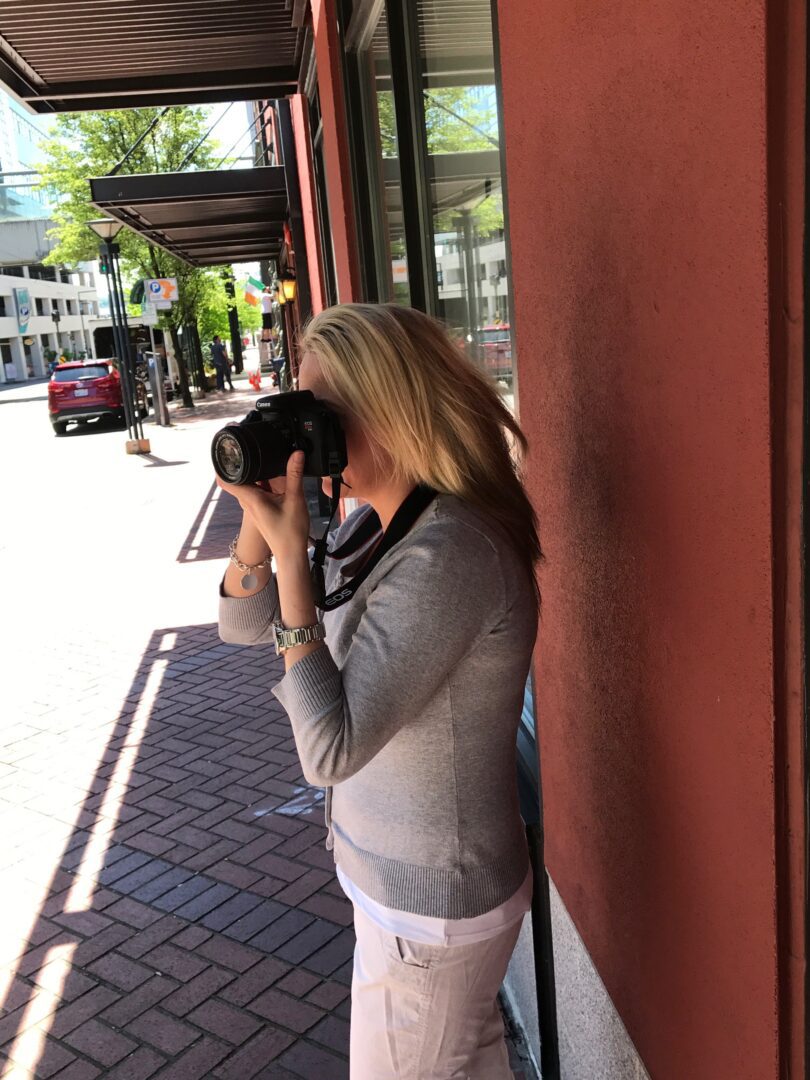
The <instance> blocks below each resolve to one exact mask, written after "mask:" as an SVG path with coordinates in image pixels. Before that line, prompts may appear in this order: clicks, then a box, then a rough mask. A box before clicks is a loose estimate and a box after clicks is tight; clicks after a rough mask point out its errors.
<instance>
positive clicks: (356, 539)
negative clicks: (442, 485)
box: [312, 480, 437, 611]
mask: <svg viewBox="0 0 810 1080" xmlns="http://www.w3.org/2000/svg"><path fill="white" fill-rule="evenodd" d="M339 492H340V480H337V481H335V480H333V481H332V505H333V509H332V517H334V516H335V511H336V510H337V506H336V505H335V500H336V497H337V496H338V494H339ZM436 494H437V493H436V492H435V491H434V490H433V488H429V487H426V486H425V485H424V484H419V485H417V487H415V488H414V489H413V491H412V492H411V493H410V495H408V496H407V498H405V499H404V500H403V502H402V504H401V505H400V506H399V508H398V510H397V512H396V513H395V514H394V516H393V517H392V518H391V522H390V524H389V526H388V528H387V529H386V530H385V532H384V533H383V537H382V540H381V542H380V543H379V544H378V545H377V547H376V549H375V550H374V552H373V553H372V554H371V556H370V557H369V559H368V560H367V561H366V563H365V564H364V565H363V567H362V568H361V569H360V570H359V571H358V573H357V574H355V575H354V577H353V578H350V579H349V580H348V581H347V582H345V583H344V584H343V585H341V586H340V588H339V589H333V590H332V592H330V593H329V595H328V596H327V595H324V594H325V586H324V576H323V564H324V560H325V558H326V556H327V555H329V557H330V558H332V559H341V558H344V557H345V556H346V555H351V554H352V553H353V552H355V551H357V550H358V549H359V548H360V547H361V546H362V545H363V544H364V543H366V542H367V541H368V540H370V539H371V538H372V537H373V536H375V535H376V534H377V533H378V532H380V531H381V530H382V523H381V522H380V519H379V517H378V515H377V513H376V512H375V511H374V510H372V511H371V513H370V514H369V515H368V517H366V518H364V519H363V521H362V522H361V523H360V525H358V527H357V529H356V530H355V531H354V533H352V535H351V536H350V537H349V538H348V539H347V540H346V541H345V542H344V543H343V544H341V545H340V546H339V547H337V548H335V550H334V551H331V552H327V550H326V537H327V535H328V533H329V525H327V526H326V531H325V532H324V534H323V536H322V537H321V539H320V540H318V541H316V543H315V553H314V555H313V558H312V583H313V587H314V590H315V604H316V606H317V607H319V608H321V610H322V611H334V610H335V609H336V608H339V607H342V605H343V604H345V603H347V601H349V600H351V598H352V597H353V596H354V595H355V593H356V592H357V590H358V589H359V588H360V586H361V585H362V584H363V582H364V581H365V580H366V578H367V577H368V576H369V574H370V573H371V572H372V570H373V569H374V568H375V567H376V566H377V565H378V563H379V562H380V560H381V559H383V558H384V557H385V555H387V554H388V552H389V551H390V550H391V548H392V547H394V545H395V544H398V543H399V542H400V540H402V539H403V537H405V536H407V534H408V533H409V532H410V530H411V528H412V526H413V525H414V523H415V522H416V520H417V518H419V516H420V515H421V514H422V513H423V512H424V511H425V510H426V509H427V508H428V506H430V504H431V503H432V502H433V500H434V499H435V498H436ZM331 522H332V518H330V519H329V524H330V525H331ZM319 560H320V561H319Z"/></svg>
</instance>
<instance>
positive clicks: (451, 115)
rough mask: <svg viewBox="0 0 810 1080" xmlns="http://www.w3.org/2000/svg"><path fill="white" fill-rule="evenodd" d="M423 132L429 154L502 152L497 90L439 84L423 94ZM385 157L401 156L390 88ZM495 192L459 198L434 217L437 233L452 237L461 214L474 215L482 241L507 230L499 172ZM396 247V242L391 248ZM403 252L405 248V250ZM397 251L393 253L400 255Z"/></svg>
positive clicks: (383, 110) (383, 102)
mask: <svg viewBox="0 0 810 1080" xmlns="http://www.w3.org/2000/svg"><path fill="white" fill-rule="evenodd" d="M423 101H424V107H425V130H426V134H427V147H428V154H430V155H435V154H465V153H470V152H472V151H478V150H497V149H498V114H497V109H496V104H495V94H494V87H489V86H439V87H431V88H430V89H429V90H425V91H424V94H423ZM377 114H378V117H379V126H380V149H381V152H382V156H383V157H386V158H395V157H396V156H397V153H398V151H397V128H396V115H395V111H394V96H393V93H392V91H390V90H382V91H380V92H379V93H378V94H377ZM492 180H493V182H492V185H491V190H490V191H489V192H486V193H484V194H482V193H481V192H480V191H478V190H475V191H473V192H472V193H462V194H461V195H460V196H459V200H458V201H457V202H456V203H455V204H454V205H452V206H447V207H444V208H442V209H441V210H439V212H438V213H436V214H435V217H434V222H433V227H434V232H436V233H437V234H439V233H452V232H454V231H455V225H454V219H455V217H456V216H457V212H458V210H461V209H469V210H471V211H472V213H473V218H474V221H475V226H476V228H477V230H478V234H479V237H480V238H481V239H482V240H483V239H486V238H487V237H489V236H494V235H496V234H497V233H498V232H500V231H501V230H502V229H503V199H502V197H501V186H500V172H499V173H498V175H496V176H493V178H492ZM392 248H393V244H392ZM403 250H404V248H403ZM401 253H402V252H400V251H399V250H397V251H396V252H393V251H392V254H401Z"/></svg>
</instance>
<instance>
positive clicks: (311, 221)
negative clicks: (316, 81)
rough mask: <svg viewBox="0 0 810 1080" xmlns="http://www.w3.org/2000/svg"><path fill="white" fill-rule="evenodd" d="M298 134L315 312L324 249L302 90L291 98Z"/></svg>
mask: <svg viewBox="0 0 810 1080" xmlns="http://www.w3.org/2000/svg"><path fill="white" fill-rule="evenodd" d="M290 102H291V113H292V122H293V134H294V135H295V157H296V162H297V164H298V186H299V189H300V195H301V217H302V218H303V223H304V237H305V239H306V247H307V268H308V270H309V287H310V292H311V294H312V313H313V315H317V314H318V312H319V311H323V308H324V306H325V304H324V287H323V252H322V251H321V245H320V233H319V229H318V218H317V209H316V208H317V196H316V193H315V174H314V170H313V166H312V143H311V140H310V131H309V117H308V115H307V107H306V98H305V97H304V95H303V94H293V95H292V97H291V98H290Z"/></svg>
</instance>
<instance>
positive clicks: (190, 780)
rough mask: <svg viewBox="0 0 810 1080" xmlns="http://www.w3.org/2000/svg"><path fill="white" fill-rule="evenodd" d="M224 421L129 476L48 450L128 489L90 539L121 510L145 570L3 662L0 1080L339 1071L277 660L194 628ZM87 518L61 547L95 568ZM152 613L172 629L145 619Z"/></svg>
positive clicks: (74, 560)
mask: <svg viewBox="0 0 810 1080" xmlns="http://www.w3.org/2000/svg"><path fill="white" fill-rule="evenodd" d="M242 396H243V395H242V394H239V393H237V394H235V395H232V396H231V397H232V398H240V399H241V398H242ZM244 397H245V401H244V403H243V402H242V401H241V400H240V402H239V403H238V406H237V407H238V408H242V409H244V407H245V405H246V404H247V403H248V401H249V400H250V399H249V397H248V395H244ZM234 405H235V403H234V402H233V401H232V400H228V401H227V402H226V401H225V400H222V401H221V402H220V401H217V400H212V401H210V403H209V404H208V405H207V408H206V409H205V410H203V409H200V410H197V411H195V417H194V419H193V420H192V419H191V418H188V421H187V422H186V424H185V426H183V416H182V414H181V413H180V411H179V410H178V411H177V412H178V415H177V420H178V421H179V427H178V429H177V431H175V430H170V431H167V432H161V433H156V436H155V441H156V442H157V443H158V446H157V447H156V449H157V453H156V454H155V456H154V458H153V459H152V460H150V461H147V460H142V461H133V460H132V459H126V458H125V457H124V455H123V453H122V452H121V448H120V447H119V446H118V443H119V442H120V437H119V436H118V435H117V434H115V433H114V434H112V435H110V436H106V435H105V436H101V435H99V436H98V437H97V440H98V441H96V440H91V439H89V438H87V437H84V436H83V437H81V438H76V439H75V440H73V441H71V440H70V439H65V440H58V441H57V440H54V441H53V442H50V441H49V442H48V443H47V446H46V448H47V450H48V452H49V453H51V452H52V453H54V454H59V455H60V456H61V457H60V460H63V459H64V458H65V455H66V454H68V453H69V454H71V455H73V457H72V458H70V460H71V461H72V462H74V463H76V464H75V465H74V469H78V468H79V464H78V463H80V462H81V461H82V460H83V459H82V458H80V457H79V456H78V455H80V454H90V455H91V457H88V461H92V463H93V467H94V468H98V469H99V470H103V469H109V470H110V473H109V475H110V477H112V478H114V481H115V483H119V482H120V483H125V484H126V485H128V486H127V488H126V491H125V492H124V493H123V494H122V495H121V504H120V505H121V508H122V509H121V510H118V509H117V508H116V504H114V503H113V502H110V503H109V505H107V507H106V514H105V517H104V522H106V520H107V518H108V517H109V516H110V515H112V516H113V517H114V516H115V515H116V513H123V512H124V510H125V507H126V505H127V501H128V500H129V501H131V500H132V499H133V498H137V499H138V500H139V505H140V506H142V508H143V513H142V516H143V520H141V519H140V518H139V519H138V520H135V521H134V522H133V525H132V529H133V530H135V532H134V533H133V535H132V536H129V534H127V535H128V539H127V543H128V544H129V547H128V548H127V559H128V560H129V561H130V562H131V560H132V559H133V558H134V557H135V556H136V555H137V553H139V552H143V551H144V550H145V549H146V550H149V551H150V553H151V554H150V559H152V560H153V562H154V567H153V566H152V565H151V564H150V563H149V562H148V560H147V570H148V572H147V573H146V574H144V576H143V578H142V579H137V580H136V581H135V582H134V583H132V584H131V586H129V587H128V588H129V591H127V592H125V593H123V594H121V595H122V596H123V600H122V601H121V600H117V599H116V596H117V595H118V594H117V593H116V590H115V588H114V586H113V585H112V583H111V582H112V579H108V578H105V577H104V576H103V574H102V573H101V571H100V570H98V571H96V575H97V576H96V577H93V576H92V574H91V578H90V580H91V581H92V583H93V586H94V587H93V588H92V589H91V588H86V589H85V591H84V593H82V591H81V589H79V588H78V587H77V588H76V591H75V595H73V596H71V599H70V603H71V605H74V606H75V605H76V604H77V603H78V602H79V600H80V599H81V598H82V596H84V598H85V600H86V607H85V608H84V609H82V611H81V612H80V613H77V614H75V615H73V614H69V615H67V616H65V617H64V621H63V622H62V624H61V625H60V622H59V620H60V617H61V616H60V612H59V610H58V607H57V606H54V607H53V609H52V610H51V611H50V614H49V615H48V617H47V619H46V622H45V623H44V624H43V621H42V620H43V616H42V615H41V613H40V614H38V613H37V611H36V610H35V611H33V612H32V613H31V619H32V622H31V625H30V627H29V626H27V624H24V623H20V624H19V626H18V628H17V631H16V633H15V635H14V644H15V645H17V646H19V648H18V649H17V650H16V651H14V650H12V651H11V652H10V653H7V655H6V657H5V659H6V660H9V661H10V663H9V672H8V674H9V676H15V675H16V676H17V679H16V682H17V685H18V688H19V687H22V688H23V693H22V694H21V695H18V697H17V700H16V704H14V705H8V698H6V701H7V710H4V711H5V713H6V715H5V717H4V719H5V723H4V725H3V729H2V736H0V742H1V743H2V745H0V830H1V832H2V836H3V844H2V848H1V849H0V872H1V873H2V878H3V882H4V885H5V888H4V901H3V904H2V913H3V919H2V923H0V1071H1V1072H2V1075H3V1076H9V1077H20V1078H21V1077H34V1076H36V1077H43V1078H49V1077H57V1078H59V1080H92V1078H94V1077H100V1076H104V1077H109V1078H111V1080H146V1078H149V1077H160V1078H168V1077H172V1078H178V1080H180V1078H182V1080H193V1078H197V1077H214V1078H217V1080H252V1078H254V1077H268V1078H273V1080H292V1078H297V1080H302V1078H303V1080H340V1078H342V1077H347V1076H348V1032H349V1028H348V1022H349V987H350V982H351V968H352V951H353V946H354V937H353V932H352V911H351V906H350V905H349V903H348V902H347V901H346V900H345V898H344V897H343V894H342V892H341V889H340V886H339V885H338V883H337V881H336V879H335V876H334V866H333V863H332V857H331V855H330V854H329V853H328V852H327V851H326V850H325V848H324V838H325V829H324V827H323V814H322V792H321V791H320V790H317V789H313V788H310V787H309V786H308V785H307V784H306V783H305V782H304V780H303V777H302V774H301V769H300V765H299V763H298V757H297V754H296V752H295V745H294V741H293V738H292V733H291V729H290V726H289V722H288V720H287V718H286V716H285V714H284V712H283V710H282V709H281V707H280V706H279V705H278V703H277V702H276V700H275V698H274V697H273V696H272V694H271V687H272V685H273V683H274V682H275V680H276V679H277V678H279V677H280V675H281V673H282V670H283V669H282V666H281V663H280V661H279V660H278V659H277V658H276V657H275V655H274V650H273V649H272V648H269V647H260V648H252V649H245V648H239V647H236V646H229V645H224V644H222V643H221V642H220V641H219V638H218V636H217V633H216V627H215V626H214V624H213V623H212V622H211V621H210V619H211V617H212V615H213V613H214V611H215V607H216V590H215V581H216V579H217V578H218V575H219V574H220V573H221V570H222V566H223V565H224V555H225V552H226V550H227V543H228V541H229V540H230V539H231V537H232V536H233V535H234V533H235V532H236V530H237V528H238V522H239V512H238V507H237V505H236V503H235V502H234V501H233V500H231V499H218V498H217V497H216V496H217V492H216V491H214V490H213V489H211V488H210V476H209V468H210V467H209V466H207V465H206V463H205V459H204V456H203V455H204V452H205V449H206V447H207V443H208V442H209V441H210V434H211V432H212V431H213V429H214V427H215V426H216V425H218V424H219V423H220V422H221V419H222V416H221V414H222V413H223V412H226V411H228V410H232V409H233V408H234ZM31 407H32V408H33V406H31ZM206 412H207V413H208V414H209V415H207V416H206V415H205V413H206ZM189 424H190V426H189ZM107 438H109V439H110V440H111V441H110V443H109V445H111V446H112V447H113V451H114V452H113V453H112V455H111V456H110V458H109V462H107V460H106V458H103V457H102V456H101V455H100V454H99V450H98V448H99V447H103V446H105V445H107V443H106V442H104V441H102V440H105V439H107ZM51 447H53V450H51ZM65 448H67V449H65ZM161 455H162V456H161ZM180 458H183V460H179V459H180ZM156 464H157V465H167V464H168V465H175V466H177V467H176V468H168V469H167V468H158V469H157V470H155V468H154V466H155V465H156ZM105 475H106V474H105ZM120 478H123V479H120ZM111 482H112V481H111ZM190 483H191V488H192V490H191V491H190V490H189V484H190ZM107 490H109V491H110V492H113V493H114V492H117V491H118V490H119V489H118V488H115V487H111V486H109V485H108V487H107ZM203 492H207V495H205V497H204V498H203V499H202V502H200V501H199V497H200V494H202V493H203ZM156 493H159V495H157V494H156ZM110 498H111V499H112V498H114V495H111V496H110ZM197 506H198V507H199V509H198V510H197V511H196V512H195V513H192V514H189V511H188V507H197ZM150 515H151V516H150ZM99 522H101V519H99ZM102 524H103V523H96V524H95V525H94V527H93V531H92V541H93V543H94V544H95V545H96V547H88V545H89V544H90V541H89V540H84V541H82V542H81V543H83V544H84V547H82V546H81V543H80V545H79V547H78V548H77V551H85V552H86V551H92V552H93V554H94V555H97V551H98V549H101V550H104V551H107V550H110V545H111V544H114V542H115V541H114V537H115V536H116V535H117V534H116V532H115V529H114V528H112V527H111V529H112V531H111V532H110V534H109V537H107V535H106V534H104V535H103V537H102V539H101V540H99V538H98V537H99V534H98V530H99V529H101V528H102ZM113 525H114V526H115V525H116V523H115V522H113ZM118 528H119V529H120V524H118ZM16 533H17V531H16V530H9V533H8V537H7V539H6V540H5V545H6V546H5V554H4V558H8V557H11V558H12V559H13V558H14V551H13V544H14V543H16ZM32 535H33V536H35V537H37V536H38V535H39V533H38V532H37V531H36V530H34V531H33V532H31V531H28V532H24V533H23V536H24V539H25V541H26V542H27V543H30V538H31V536H32ZM88 535H90V534H88ZM183 537H185V540H183ZM0 539H2V538H0ZM62 562H63V563H64V564H69V567H70V570H71V573H72V574H73V575H74V576H82V575H83V574H87V573H88V572H90V571H92V569H93V561H92V559H88V558H81V557H80V556H79V555H78V554H77V555H73V556H71V557H69V558H63V559H62ZM127 565H129V562H128V563H127ZM98 575H101V576H98ZM108 581H109V582H110V583H109V584H108V583H107V582H108ZM35 585H36V583H35ZM9 587H11V584H10V579H9ZM42 588H43V590H44V589H45V586H44V585H43V586H42ZM201 593H202V595H201ZM19 595H20V597H22V596H23V590H22V589H21V591H20V594H19ZM25 595H28V594H27V593H26V594H25ZM57 595H58V590H57ZM138 597H140V598H141V599H140V601H139V600H138ZM45 603H46V600H45V593H44V592H43V597H42V598H38V597H36V598H35V599H33V600H30V604H29V606H32V607H34V608H36V607H37V605H40V606H42V605H44V604H45ZM201 610H204V611H206V612H208V619H207V620H206V621H203V620H201V619H199V616H198V613H199V612H200V611H201ZM167 611H174V612H175V613H179V612H181V611H182V612H184V613H186V612H187V613H188V614H187V615H186V620H187V621H185V622H184V623H182V624H180V625H177V624H175V625H161V624H160V622H159V620H160V618H161V613H164V614H165V613H166V612H167ZM20 626H24V627H25V630H24V631H23V630H21V629H19V627H20ZM36 628H38V630H37V629H36ZM35 633H36V636H34V635H35ZM45 642H47V643H48V644H47V646H46V647H43V646H44V643H45ZM33 643H36V644H37V646H38V648H37V647H32V646H33ZM22 664H27V665H28V667H27V668H26V669H25V670H24V671H21V669H20V668H19V665H22ZM12 667H15V668H17V670H15V671H12ZM14 682H15V679H14V678H13V677H12V678H10V681H9V686H10V685H11V684H12V683H14ZM515 1060H516V1062H517V1058H516V1059H515Z"/></svg>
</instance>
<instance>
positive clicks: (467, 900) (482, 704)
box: [219, 495, 537, 919]
mask: <svg viewBox="0 0 810 1080" xmlns="http://www.w3.org/2000/svg"><path fill="white" fill-rule="evenodd" d="M369 512H370V508H368V507H361V508H360V509H359V510H357V511H355V512H354V513H353V514H351V515H350V516H349V517H348V518H347V519H346V521H344V522H343V524H342V525H341V527H340V529H339V530H338V533H337V537H336V543H342V542H343V541H344V540H345V539H346V538H347V537H348V536H349V535H350V534H351V532H352V531H353V530H354V529H355V528H356V527H357V525H358V524H359V522H360V521H361V520H362V518H363V516H364V515H365V514H366V513H369ZM333 546H334V545H333ZM356 559H357V556H356V555H352V556H350V557H348V558H347V559H346V560H345V561H344V563H339V562H336V561H334V560H327V577H326V584H327V591H331V590H333V589H335V588H337V587H338V586H339V585H340V583H341V581H342V580H343V578H342V575H341V569H342V568H345V565H346V564H347V563H354V562H355V561H356ZM277 616H278V597H277V592H276V588H275V583H274V582H273V581H272V580H271V581H270V582H269V583H268V585H267V587H266V588H265V589H264V590H263V591H262V592H260V593H257V594H255V595H254V596H250V597H247V598H244V599H236V598H233V597H224V596H221V598H220V614H219V630H220V635H221V637H222V639H223V641H228V642H235V643H238V644H244V645H253V644H260V643H264V642H268V641H271V640H272V622H273V620H274V619H275V618H277ZM324 623H325V626H326V634H327V636H326V647H321V648H320V649H318V650H316V651H315V652H312V653H310V654H309V655H307V656H305V657H304V658H303V659H301V660H299V661H298V662H297V663H296V664H294V665H293V666H292V667H291V668H290V670H289V671H288V672H287V673H286V674H285V676H284V677H283V678H282V679H281V681H280V682H279V683H278V685H277V686H276V687H275V688H274V689H273V693H274V694H275V696H276V697H277V698H278V700H279V701H280V702H281V703H282V705H283V706H284V708H285V709H286V710H287V712H288V714H289V717H290V721H291V722H292V727H293V732H294V734H295V741H296V744H297V746H298V753H299V756H300V758H301V764H302V767H303V771H304V776H305V777H306V779H307V781H308V782H309V783H310V784H317V785H322V786H324V787H326V788H327V823H328V824H329V825H330V837H329V840H328V841H327V846H328V847H330V846H332V844H333V846H334V854H335V859H336V861H337V862H338V863H339V864H340V867H341V869H342V870H343V871H344V873H346V874H347V875H348V876H349V877H350V878H351V879H352V881H354V882H355V884H356V885H357V886H358V887H359V888H360V889H362V890H363V892H364V893H366V894H367V895H368V896H370V897H371V898H372V899H374V900H377V901H378V902H379V903H381V904H385V905H387V906H388V907H393V908H397V909H398V910H400V911H409V912H412V913H414V914H418V915H430V916H434V917H436V918H443V919H460V918H472V917H473V916H476V915H481V914H483V913H484V912H486V911H490V910H491V909H492V908H494V907H496V906H497V905H498V904H501V903H503V901H504V900H507V899H508V898H509V897H510V896H511V895H512V893H513V892H515V890H516V889H517V888H518V887H519V886H520V884H521V882H522V881H523V878H524V877H525V875H526V870H527V867H528V853H527V847H526V839H525V832H524V828H523V824H522V821H521V818H520V812H519V809H518V798H517V786H516V765H515V740H516V734H517V726H518V721H519V718H520V713H521V708H522V703H523V690H524V685H525V682H526V676H527V674H528V671H529V664H530V661H531V655H532V650H533V647H534V641H535V636H536V633H537V611H536V607H535V600H534V594H533V591H532V588H531V583H530V582H529V580H528V579H527V576H526V572H525V570H524V569H523V566H522V565H521V563H520V561H519V560H518V558H517V556H516V554H515V551H514V549H513V547H512V545H511V544H510V543H509V541H508V540H507V538H506V536H505V535H504V534H503V533H502V531H501V530H500V528H499V527H498V526H497V525H495V524H493V523H492V522H490V521H488V520H486V519H485V518H484V517H482V516H481V515H480V514H479V513H478V512H476V511H475V510H473V509H471V508H470V507H469V506H468V505H467V504H465V503H462V502H461V501H459V500H458V499H456V498H454V497H452V496H446V495H440V496H439V497H438V498H437V499H435V500H434V502H433V503H432V504H431V505H430V506H429V507H428V508H427V509H426V510H425V511H424V512H423V513H422V515H421V516H420V518H419V519H418V521H417V522H416V524H415V525H414V526H413V528H412V529H411V531H410V532H409V533H408V534H407V536H405V538H404V539H403V540H401V541H400V542H399V543H398V544H396V545H395V546H394V547H393V548H392V549H391V551H390V552H389V553H388V554H387V555H386V556H385V557H384V558H383V559H382V560H381V561H380V563H379V564H378V565H377V566H376V567H375V569H374V570H373V571H372V573H371V574H370V575H369V577H368V578H367V579H366V581H365V582H364V583H363V584H362V585H361V587H360V588H359V590H358V592H357V594H356V595H355V596H354V597H353V598H352V599H351V600H350V601H348V603H346V604H344V606H343V607H340V608H338V609H337V610H336V611H330V612H326V613H325V615H324ZM332 789H333V790H332Z"/></svg>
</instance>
